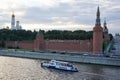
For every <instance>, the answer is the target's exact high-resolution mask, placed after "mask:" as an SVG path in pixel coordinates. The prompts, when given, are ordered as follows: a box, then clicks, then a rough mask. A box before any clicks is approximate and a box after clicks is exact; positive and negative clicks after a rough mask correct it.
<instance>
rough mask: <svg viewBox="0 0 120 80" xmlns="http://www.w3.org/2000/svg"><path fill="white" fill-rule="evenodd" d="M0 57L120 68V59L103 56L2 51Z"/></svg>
mask: <svg viewBox="0 0 120 80" xmlns="http://www.w3.org/2000/svg"><path fill="white" fill-rule="evenodd" d="M0 56H10V57H20V58H32V59H48V60H51V59H56V60H62V61H70V62H78V63H90V64H101V65H112V66H120V58H111V57H103V56H89V55H78V54H76V55H75V54H57V53H38V52H28V51H8V50H1V51H0Z"/></svg>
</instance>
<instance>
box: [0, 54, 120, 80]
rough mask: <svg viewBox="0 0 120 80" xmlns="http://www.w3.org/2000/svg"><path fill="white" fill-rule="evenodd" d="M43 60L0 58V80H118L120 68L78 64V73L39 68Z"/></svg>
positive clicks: (119, 78)
mask: <svg viewBox="0 0 120 80" xmlns="http://www.w3.org/2000/svg"><path fill="white" fill-rule="evenodd" d="M43 61H45V60H35V59H25V58H13V57H2V56H1V57H0V80H120V67H112V66H102V65H92V64H80V63H72V64H73V65H75V66H76V67H77V68H78V70H79V72H74V73H73V72H66V71H59V70H54V69H47V68H41V66H40V64H41V62H43Z"/></svg>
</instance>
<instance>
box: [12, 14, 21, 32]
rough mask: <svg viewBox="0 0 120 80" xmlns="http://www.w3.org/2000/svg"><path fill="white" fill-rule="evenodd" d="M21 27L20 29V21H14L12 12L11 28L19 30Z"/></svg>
mask: <svg viewBox="0 0 120 80" xmlns="http://www.w3.org/2000/svg"><path fill="white" fill-rule="evenodd" d="M15 24H16V25H15ZM21 29H22V27H21V25H20V22H19V21H16V23H15V15H14V14H12V18H11V30H21Z"/></svg>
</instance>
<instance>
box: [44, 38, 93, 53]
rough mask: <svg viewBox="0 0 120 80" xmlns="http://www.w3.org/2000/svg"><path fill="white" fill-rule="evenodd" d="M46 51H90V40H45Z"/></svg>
mask: <svg viewBox="0 0 120 80" xmlns="http://www.w3.org/2000/svg"><path fill="white" fill-rule="evenodd" d="M45 43H46V49H47V50H58V51H83V52H91V51H92V41H91V40H46V41H45Z"/></svg>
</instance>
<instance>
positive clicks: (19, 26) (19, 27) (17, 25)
mask: <svg viewBox="0 0 120 80" xmlns="http://www.w3.org/2000/svg"><path fill="white" fill-rule="evenodd" d="M21 29H22V27H21V25H20V22H19V21H16V30H21Z"/></svg>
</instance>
